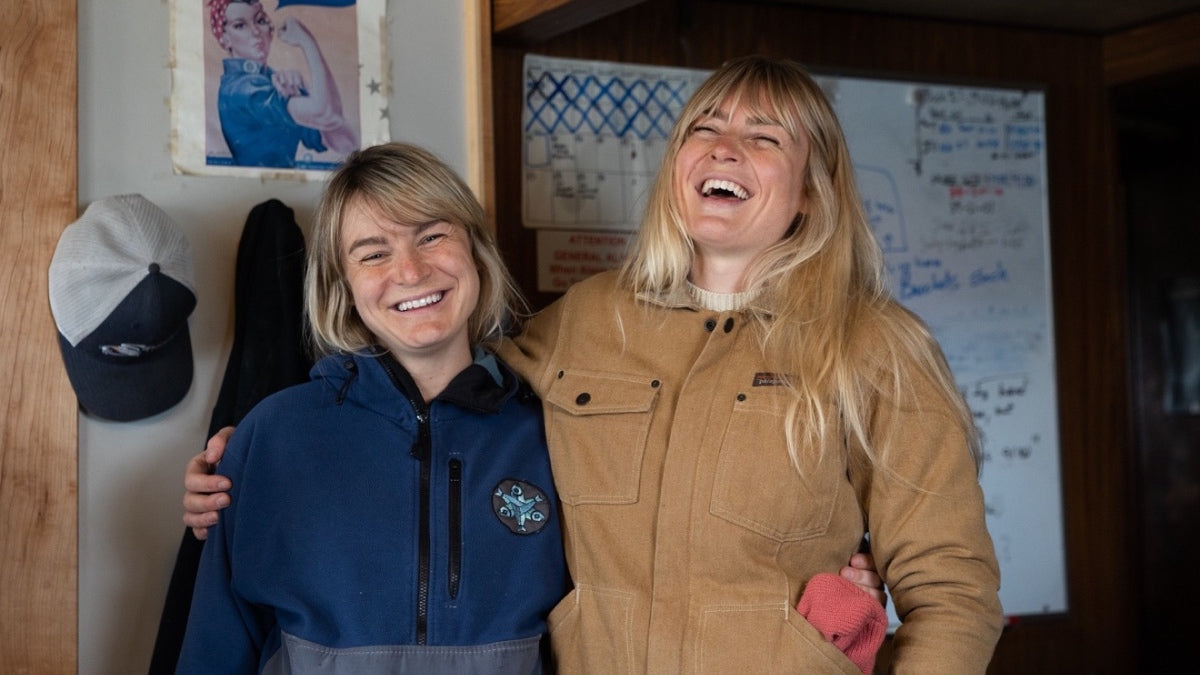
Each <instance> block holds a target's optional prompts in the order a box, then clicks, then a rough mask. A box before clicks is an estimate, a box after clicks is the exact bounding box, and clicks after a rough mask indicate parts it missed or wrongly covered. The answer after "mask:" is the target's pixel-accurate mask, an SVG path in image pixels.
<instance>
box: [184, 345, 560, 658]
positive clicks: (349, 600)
mask: <svg viewBox="0 0 1200 675" xmlns="http://www.w3.org/2000/svg"><path fill="white" fill-rule="evenodd" d="M311 375H312V381H310V382H309V383H306V384H302V385H298V386H296V387H291V388H289V389H286V390H284V391H282V392H279V393H278V394H275V395H273V396H271V397H269V398H267V399H265V400H264V401H263V402H262V403H260V404H259V405H258V406H256V407H255V408H254V410H253V411H251V412H250V414H249V415H247V416H246V418H245V420H243V422H242V423H241V424H240V425H239V426H238V428H237V431H236V432H235V433H234V435H233V438H232V439H231V440H230V443H229V446H228V448H227V449H226V452H225V457H224V459H223V460H222V461H221V465H220V467H219V472H220V473H222V474H224V475H227V476H229V477H230V478H231V479H232V481H233V489H232V490H231V497H232V505H231V506H230V507H229V508H227V509H225V510H224V511H223V512H222V514H221V520H220V523H219V524H218V525H217V526H216V527H214V528H212V529H211V530H210V534H209V541H208V543H207V544H206V545H205V547H204V553H203V556H202V558H201V561H200V570H199V573H198V575H197V579H196V589H195V593H194V596H193V601H192V608H191V614H190V616H189V619H188V627H187V635H186V637H185V639H184V645H183V650H182V653H181V655H180V659H179V668H178V672H180V673H189V674H190V673H203V674H205V675H211V674H212V673H255V672H265V673H287V672H320V673H334V672H337V673H343V672H345V673H355V674H359V675H370V674H373V673H384V672H387V673H402V672H414V673H415V672H420V673H466V672H479V673H536V672H540V669H541V658H540V650H539V642H540V641H541V640H542V637H543V635H544V634H545V632H546V616H547V614H548V613H549V611H550V609H551V608H552V607H554V605H555V604H556V603H557V602H558V600H559V599H561V598H562V596H563V595H564V594H565V592H566V590H567V588H568V584H569V582H568V579H567V573H566V566H565V562H564V559H563V553H562V535H561V532H560V530H559V513H558V497H557V495H556V493H555V491H554V485H553V483H552V481H551V475H550V464H549V459H548V455H547V451H546V442H545V435H544V432H543V429H542V412H541V405H540V403H539V401H538V400H537V399H536V398H535V397H534V396H533V395H532V394H531V393H530V392H529V390H528V389H527V388H526V387H525V386H524V385H523V384H519V383H518V382H517V379H516V377H515V376H514V375H513V374H512V372H511V371H509V370H508V369H507V367H505V366H503V365H502V364H500V363H499V362H498V361H496V359H495V358H494V357H493V356H491V355H489V354H484V353H482V352H479V353H478V354H477V358H476V362H475V363H474V364H473V365H471V366H469V367H468V368H467V369H465V370H464V371H463V372H462V373H460V374H459V375H458V376H457V377H456V378H455V379H454V381H453V382H451V384H450V385H449V386H448V387H447V389H446V391H445V392H443V393H442V394H440V395H439V396H438V397H437V398H436V399H435V400H433V401H432V402H430V404H429V405H428V406H426V405H425V403H424V402H423V401H422V399H421V397H420V395H419V394H418V393H417V389H416V387H415V385H414V384H413V382H412V380H411V378H410V377H409V376H408V374H407V373H406V372H405V371H404V370H403V368H401V367H400V365H399V364H398V363H397V362H396V361H395V360H394V359H392V358H391V357H390V356H388V355H386V354H383V355H368V356H363V355H356V356H347V355H338V356H331V357H327V358H325V359H322V360H321V361H319V362H318V363H317V364H316V365H315V366H314V367H313V370H312V373H311Z"/></svg>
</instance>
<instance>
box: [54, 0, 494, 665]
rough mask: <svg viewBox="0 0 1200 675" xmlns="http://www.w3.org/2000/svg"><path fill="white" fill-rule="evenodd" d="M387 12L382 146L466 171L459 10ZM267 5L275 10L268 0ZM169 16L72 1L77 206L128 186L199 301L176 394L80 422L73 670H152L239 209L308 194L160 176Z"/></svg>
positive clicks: (315, 190)
mask: <svg viewBox="0 0 1200 675" xmlns="http://www.w3.org/2000/svg"><path fill="white" fill-rule="evenodd" d="M185 1H191V2H201V1H202V0H185ZM465 1H466V2H472V1H473V0H465ZM387 6H388V16H389V19H388V49H389V56H390V61H391V63H392V74H393V87H394V88H393V92H394V93H393V95H392V98H391V102H390V106H389V107H390V120H391V135H392V138H393V139H396V140H406V141H412V142H416V143H420V144H422V145H425V146H426V147H428V148H429V149H431V150H433V151H434V152H436V153H437V154H439V155H440V156H441V157H443V158H444V159H445V160H446V161H447V162H449V163H450V164H451V165H452V166H454V167H455V168H456V169H458V170H459V171H460V172H465V171H466V170H467V168H468V157H467V148H468V132H467V126H466V125H467V122H466V120H467V114H466V110H465V101H466V100H467V98H466V87H467V84H466V83H467V82H468V80H469V79H471V78H468V77H467V74H466V73H465V71H464V68H465V65H464V63H463V57H462V54H463V46H464V40H465V39H466V38H465V37H464V36H466V35H467V34H468V33H467V31H466V29H465V27H464V24H463V22H464V18H463V17H464V16H467V17H470V16H473V14H472V13H470V12H466V13H464V12H463V11H462V9H463V2H461V1H460V2H450V1H447V0H388V2H387ZM265 7H266V8H267V10H268V11H272V10H274V9H275V2H274V0H265ZM401 10H403V11H401ZM169 22H170V8H169V3H168V2H167V1H166V0H160V1H159V2H146V1H145V0H80V1H79V208H80V212H82V210H83V209H84V208H85V207H86V206H87V204H89V203H90V202H92V201H94V200H96V199H99V198H102V197H106V196H109V195H115V194H124V193H129V192H140V193H142V194H143V195H145V196H146V197H147V198H149V199H150V200H151V201H153V202H155V203H156V204H158V205H159V206H161V207H162V208H163V209H164V210H165V211H166V212H167V213H168V214H170V215H171V216H172V217H173V218H174V220H175V221H176V222H177V223H178V224H179V225H180V226H181V227H182V228H183V229H184V230H185V231H186V232H187V235H188V238H189V240H190V242H191V245H192V249H193V253H194V256H195V263H196V284H197V296H198V297H197V301H198V302H197V306H196V310H195V313H194V314H193V315H192V317H191V321H190V328H191V336H192V345H193V350H194V354H195V379H194V382H193V384H192V388H191V391H190V392H189V393H188V395H187V397H186V398H184V400H183V401H182V402H181V403H180V404H179V405H177V406H175V407H174V408H172V409H170V410H168V411H166V412H164V413H162V414H160V415H157V416H155V417H152V418H150V419H147V420H142V421H138V422H129V423H112V422H103V421H98V420H95V419H93V418H90V417H86V416H82V415H81V416H80V418H79V652H78V654H79V672H80V673H85V674H92V673H96V674H105V673H112V674H114V675H128V674H131V673H144V672H146V669H147V667H148V665H149V663H150V654H151V652H152V650H153V645H154V639H155V635H156V632H157V629H158V619H159V614H160V612H161V610H162V603H163V600H164V598H165V595H166V589H167V585H168V582H169V579H170V575H171V570H172V567H173V565H174V561H175V553H176V550H177V547H178V544H179V539H180V536H181V535H182V533H183V525H182V523H181V521H180V515H181V506H180V498H181V497H182V490H183V488H182V477H183V469H184V466H185V464H186V462H187V460H188V458H189V457H191V456H192V455H193V454H195V453H196V452H198V451H199V450H200V449H201V448H202V447H203V445H204V441H205V436H206V432H207V428H208V422H209V417H210V415H211V412H212V407H213V405H214V404H215V403H216V396H217V391H218V389H219V387H220V382H221V378H222V375H223V373H224V370H225V359H226V358H227V355H228V351H229V348H230V346H231V343H232V329H233V318H234V317H233V281H234V279H233V275H234V261H235V257H236V254H237V245H238V240H239V238H240V237H241V232H242V228H243V226H244V225H245V222H246V216H247V215H248V214H249V212H250V209H251V208H253V207H254V206H255V205H256V204H259V203H261V202H263V201H266V200H267V199H270V198H272V197H274V198H277V199H279V200H281V201H283V202H284V203H285V204H287V205H288V206H290V207H292V208H293V209H294V210H295V211H296V217H297V221H298V222H299V223H300V225H301V227H302V228H304V229H305V230H307V228H308V223H309V219H310V218H311V214H312V210H313V207H314V206H315V203H316V200H317V198H318V196H319V191H320V187H321V186H320V185H319V184H318V183H304V182H298V181H278V180H257V179H246V178H241V179H234V178H218V177H197V176H179V175H174V174H173V173H172V171H171V158H170V150H169V138H170V108H169V97H170V83H171V78H170V64H169V60H168V57H169V51H170V23H169ZM475 75H476V74H474V73H472V74H471V77H472V78H474V77H475ZM64 225H65V223H64Z"/></svg>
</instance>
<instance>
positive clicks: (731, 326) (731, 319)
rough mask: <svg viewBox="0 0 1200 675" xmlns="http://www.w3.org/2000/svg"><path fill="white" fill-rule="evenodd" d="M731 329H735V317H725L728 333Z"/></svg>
mask: <svg viewBox="0 0 1200 675" xmlns="http://www.w3.org/2000/svg"><path fill="white" fill-rule="evenodd" d="M731 330H733V317H730V318H728V319H725V332H726V333H728V332H729V331H731Z"/></svg>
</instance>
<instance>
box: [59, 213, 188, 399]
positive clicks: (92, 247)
mask: <svg viewBox="0 0 1200 675" xmlns="http://www.w3.org/2000/svg"><path fill="white" fill-rule="evenodd" d="M192 267H193V265H192V252H191V247H190V246H189V245H188V241H187V237H186V236H184V234H183V231H182V230H180V229H179V227H178V226H177V225H175V223H174V222H172V220H171V218H170V216H168V215H167V214H166V213H165V212H164V211H163V210H162V209H161V208H159V207H158V206H156V205H155V204H153V203H152V202H150V200H148V199H146V198H145V197H143V196H142V195H138V194H129V195H118V196H115V197H108V198H105V199H101V200H98V201H95V202H93V203H92V204H90V205H89V206H88V207H87V210H86V211H84V213H83V215H82V216H80V218H79V220H77V221H75V222H74V223H71V224H70V225H68V226H67V228H66V229H65V230H63V233H62V236H61V237H60V238H59V240H58V246H57V247H56V248H55V250H54V257H53V258H52V259H51V261H50V312H51V313H52V314H53V315H54V323H55V325H56V326H57V328H58V345H59V347H60V348H61V350H62V356H63V362H64V364H65V365H66V369H67V377H68V378H69V379H70V380H71V387H72V388H73V389H74V390H75V395H76V396H77V397H78V398H79V405H80V407H81V408H83V411H84V412H85V413H87V414H89V415H92V416H94V417H98V418H101V419H106V420H113V421H117V422H129V421H132V420H138V419H143V418H146V417H150V416H152V415H156V414H158V413H160V412H163V411H164V410H167V409H168V408H170V407H171V406H174V405H175V404H176V403H179V401H180V400H182V399H183V397H184V396H185V395H186V394H187V392H188V389H189V388H190V387H191V384H192V340H191V335H190V334H189V332H188V324H187V321H188V316H190V315H191V313H192V310H193V309H194V308H195V307H196V295H195V282H194V281H193V276H192Z"/></svg>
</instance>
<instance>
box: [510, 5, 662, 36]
mask: <svg viewBox="0 0 1200 675" xmlns="http://www.w3.org/2000/svg"><path fill="white" fill-rule="evenodd" d="M644 1H645V0H604V1H603V2H597V1H596V0H492V13H493V26H494V30H495V32H496V33H497V34H500V35H503V36H504V37H506V38H509V39H517V40H525V41H540V40H546V39H549V38H552V37H554V36H556V35H561V34H562V33H565V32H567V31H569V30H574V29H576V28H579V27H580V26H586V25H587V24H589V23H591V22H593V21H596V20H597V19H600V18H602V17H605V16H608V15H610V14H615V13H617V12H619V11H621V10H623V9H628V8H629V7H632V6H634V5H637V4H640V3H642V2H644Z"/></svg>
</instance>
